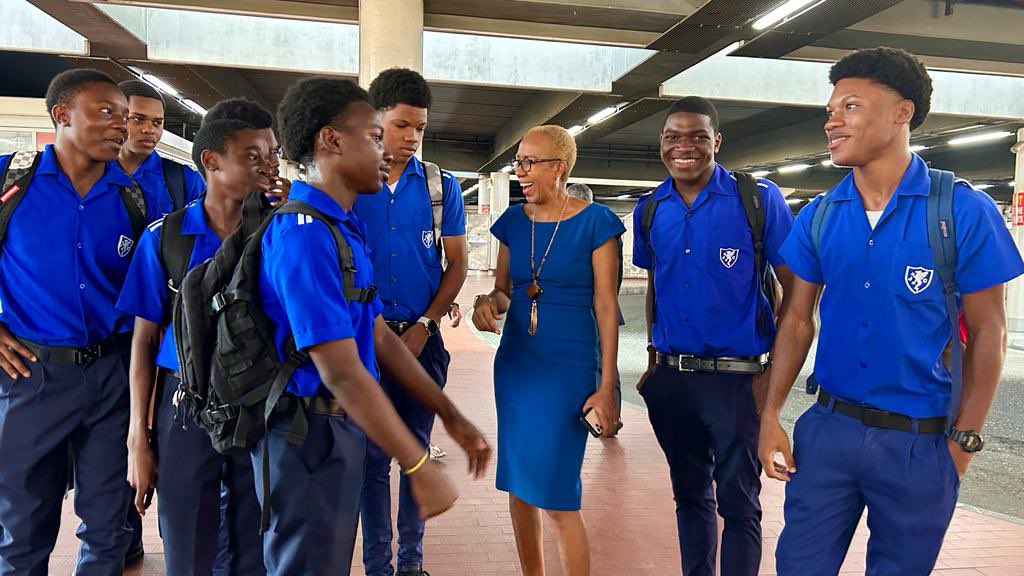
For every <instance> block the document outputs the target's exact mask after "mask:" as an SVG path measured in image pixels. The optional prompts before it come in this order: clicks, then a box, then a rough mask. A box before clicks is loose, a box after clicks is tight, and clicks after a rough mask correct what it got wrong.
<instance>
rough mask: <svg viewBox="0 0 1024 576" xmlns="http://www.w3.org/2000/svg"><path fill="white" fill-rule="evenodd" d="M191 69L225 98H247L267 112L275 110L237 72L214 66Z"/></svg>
mask: <svg viewBox="0 0 1024 576" xmlns="http://www.w3.org/2000/svg"><path fill="white" fill-rule="evenodd" d="M189 68H190V69H191V70H192V72H194V73H195V74H196V75H197V76H199V77H200V78H201V79H202V80H203V81H205V82H206V83H207V84H209V85H210V87H211V88H213V89H214V90H216V91H217V92H220V93H221V95H223V96H224V98H246V99H248V100H251V101H253V102H255V103H257V104H259V105H260V106H262V107H264V108H266V109H267V110H273V109H274V106H273V105H272V104H271V103H270V102H268V101H267V99H266V98H264V97H263V94H261V93H260V92H259V90H257V89H256V88H254V87H253V85H252V84H250V83H249V81H248V80H246V79H245V77H244V76H242V74H241V73H240V72H238V71H237V70H232V69H230V68H215V67H212V66H189Z"/></svg>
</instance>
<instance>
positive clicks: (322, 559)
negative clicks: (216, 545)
mask: <svg viewBox="0 0 1024 576" xmlns="http://www.w3.org/2000/svg"><path fill="white" fill-rule="evenodd" d="M308 416H309V434H308V436H307V437H306V440H305V442H303V443H302V444H299V445H295V444H291V443H290V442H288V438H287V433H288V427H289V425H290V424H291V421H292V416H290V415H284V414H282V415H278V416H275V417H272V418H271V421H270V427H269V430H268V432H267V434H266V435H265V436H264V437H263V438H262V439H261V440H260V442H259V443H258V444H257V445H256V446H255V447H254V448H253V452H252V465H253V473H254V475H255V478H256V495H257V496H258V497H259V498H260V504H261V505H263V506H269V507H270V528H269V530H267V532H266V533H264V534H263V560H264V563H265V564H266V568H267V574H269V575H270V576H347V575H348V574H349V570H350V569H351V567H352V553H353V550H354V549H355V544H356V528H357V526H358V525H359V494H360V491H361V487H362V485H363V467H364V465H365V460H366V436H365V435H364V434H363V431H362V430H361V429H360V428H359V427H358V426H356V424H355V422H353V421H351V420H350V419H349V418H348V416H345V415H326V414H318V413H313V412H311V413H309V415H308ZM264 448H266V449H268V450H269V452H268V453H267V458H268V459H269V463H270V486H269V488H270V501H269V502H266V501H263V498H264V495H263V476H262V474H263V458H264Z"/></svg>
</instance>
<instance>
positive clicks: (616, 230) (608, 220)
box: [588, 204, 626, 251]
mask: <svg viewBox="0 0 1024 576" xmlns="http://www.w3.org/2000/svg"><path fill="white" fill-rule="evenodd" d="M588 209H590V210H594V211H595V212H597V215H596V216H595V217H594V227H593V233H592V236H591V239H590V250H591V251H593V250H597V249H598V248H600V247H601V245H602V244H604V243H605V242H607V241H608V240H610V239H612V238H618V237H620V236H622V235H623V234H624V233H625V232H626V227H625V226H623V225H622V220H619V217H618V216H616V215H615V212H612V211H611V209H610V208H608V207H607V206H605V205H603V204H591V205H590V207H589V208H588Z"/></svg>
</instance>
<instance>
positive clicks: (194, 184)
mask: <svg viewBox="0 0 1024 576" xmlns="http://www.w3.org/2000/svg"><path fill="white" fill-rule="evenodd" d="M182 168H183V169H184V170H183V171H184V172H185V203H186V204H188V203H189V202H192V201H193V200H195V199H196V198H199V197H200V196H202V195H203V194H205V193H206V182H205V181H203V177H202V176H200V175H199V172H196V171H195V170H193V169H191V168H189V167H188V166H182Z"/></svg>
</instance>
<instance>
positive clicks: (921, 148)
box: [910, 144, 928, 152]
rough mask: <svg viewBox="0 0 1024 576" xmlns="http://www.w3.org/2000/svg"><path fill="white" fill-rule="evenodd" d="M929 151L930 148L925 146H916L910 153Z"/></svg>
mask: <svg viewBox="0 0 1024 576" xmlns="http://www.w3.org/2000/svg"><path fill="white" fill-rule="evenodd" d="M927 149H928V147H927V146H925V145H924V144H914V145H913V146H911V147H910V151H911V152H921V151H922V150H927Z"/></svg>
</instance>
